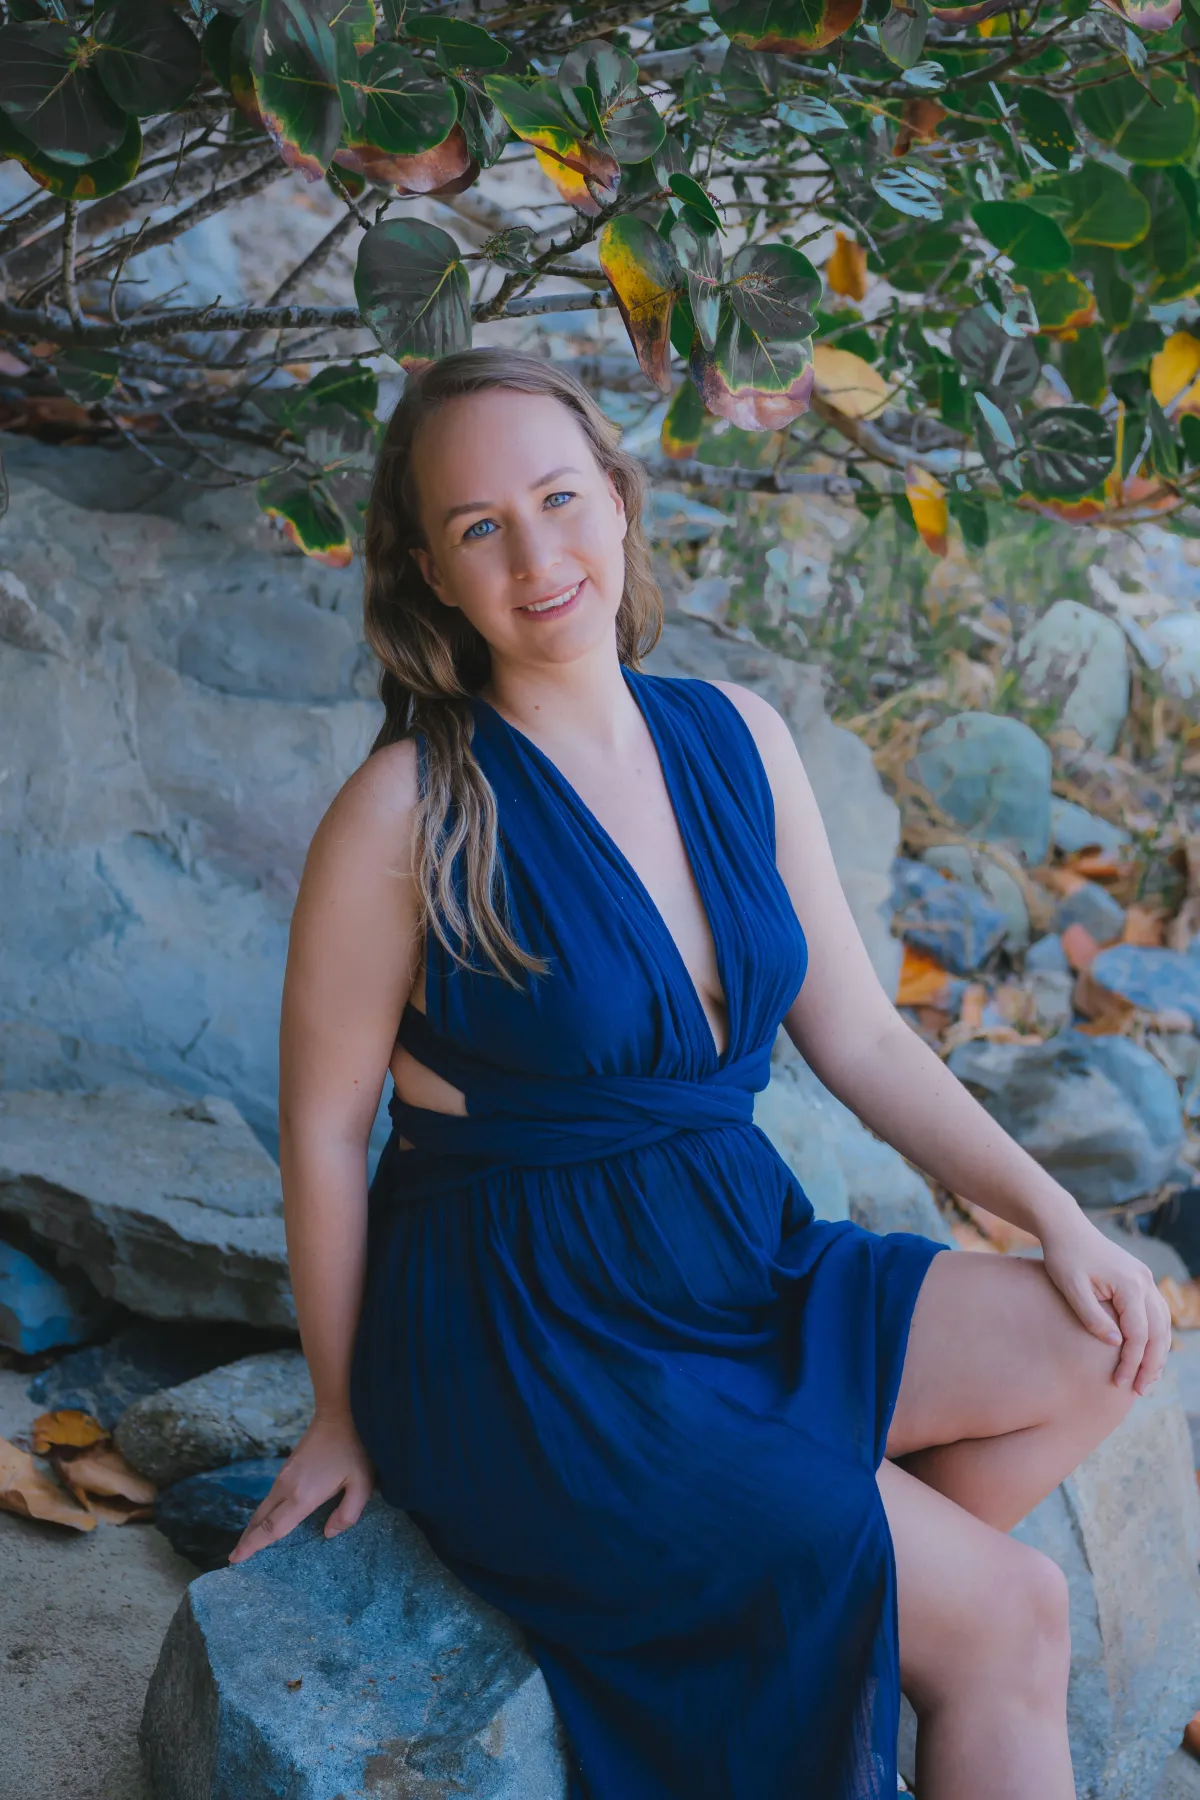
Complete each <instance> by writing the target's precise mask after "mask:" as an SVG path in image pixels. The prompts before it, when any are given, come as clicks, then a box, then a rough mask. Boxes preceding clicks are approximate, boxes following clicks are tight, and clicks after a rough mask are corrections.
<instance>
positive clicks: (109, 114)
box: [0, 23, 126, 165]
mask: <svg viewBox="0 0 1200 1800" xmlns="http://www.w3.org/2000/svg"><path fill="white" fill-rule="evenodd" d="M85 42H86V40H81V39H80V38H78V37H76V36H75V34H74V33H73V32H72V31H70V30H69V29H68V27H67V26H66V25H58V24H49V23H47V24H38V25H0V111H2V112H3V113H4V114H5V116H6V117H7V118H8V119H9V120H11V122H12V124H13V125H14V126H15V127H16V129H17V130H18V131H19V132H21V133H22V134H23V135H24V136H25V137H27V138H28V139H29V140H30V142H31V143H32V144H33V145H34V146H35V147H36V148H37V149H38V150H40V151H43V152H44V153H45V154H46V155H47V156H52V157H54V159H55V160H56V161H57V162H60V163H72V164H76V165H79V164H82V163H90V162H98V161H99V160H100V159H101V158H103V157H105V156H111V155H113V153H114V152H115V151H117V150H118V149H119V148H120V146H121V143H122V141H123V139H124V137H125V134H126V119H125V114H124V113H123V112H122V111H121V108H120V107H119V106H118V105H117V103H116V101H115V100H113V99H112V97H111V95H110V94H109V92H108V90H107V88H106V87H105V86H104V84H103V82H102V81H101V80H100V78H99V76H98V75H97V74H96V72H95V70H94V69H91V68H89V67H88V66H87V60H86V55H85V50H84V44H85Z"/></svg>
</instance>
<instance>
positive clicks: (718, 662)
mask: <svg viewBox="0 0 1200 1800" xmlns="http://www.w3.org/2000/svg"><path fill="white" fill-rule="evenodd" d="M646 666H647V668H648V669H649V671H650V673H651V674H652V675H691V676H699V677H700V678H701V679H702V680H705V681H713V680H716V681H722V680H725V681H736V682H738V683H739V684H740V685H741V686H743V687H748V688H753V689H754V691H755V692H756V693H758V694H761V695H762V696H763V698H764V699H766V700H769V701H770V702H771V704H772V706H774V707H776V708H777V709H778V710H779V712H780V713H782V715H783V717H784V718H785V719H786V720H787V723H788V725H789V727H790V728H791V733H792V736H793V737H794V738H795V740H796V744H797V746H798V748H799V751H800V755H801V758H802V759H803V762H804V767H805V771H806V773H807V775H808V778H809V780H810V781H811V783H812V787H813V792H814V793H815V795H816V798H817V804H818V806H819V807H820V809H821V817H822V819H823V821H824V824H825V829H826V832H827V833H828V836H829V842H830V847H831V848H832V850H833V859H834V862H835V863H836V864H837V871H838V875H839V877H840V879H841V883H842V887H843V888H844V890H845V893H846V898H847V900H848V901H849V904H850V910H851V912H852V913H853V914H854V922H855V924H856V925H857V926H858V929H859V931H860V933H861V934H862V938H863V942H864V943H865V944H866V947H867V953H868V955H869V956H870V958H871V962H872V964H873V965H874V968H875V973H876V974H877V975H878V976H879V979H880V981H881V982H882V983H883V985H884V987H885V988H886V989H887V992H888V994H889V995H894V994H895V992H896V988H897V985H898V983H899V979H900V955H901V950H900V943H899V940H898V939H897V938H894V937H893V936H892V930H891V920H892V912H891V891H892V859H893V858H894V856H895V854H896V850H897V847H898V845H899V841H900V814H899V811H898V809H897V807H896V803H895V801H894V800H891V799H889V797H888V795H887V794H886V793H885V792H884V789H883V783H882V781H881V780H880V778H879V772H878V770H877V769H876V767H875V764H874V762H873V761H872V758H871V752H870V751H869V750H868V748H867V746H866V744H864V743H863V742H862V740H861V739H860V738H857V737H855V735H854V733H853V732H852V731H846V730H844V729H843V728H842V727H841V726H840V725H834V724H833V722H832V721H831V720H830V718H829V717H828V715H827V713H826V711H825V704H824V699H823V696H822V688H821V675H820V672H819V670H817V669H815V668H811V667H808V666H807V665H805V664H803V663H798V662H795V661H794V660H793V659H792V658H791V657H787V656H779V655H777V654H776V652H775V651H773V650H768V649H767V648H766V647H765V646H764V645H761V644H755V643H748V642H743V641H735V640H733V639H731V638H727V637H721V636H719V635H718V634H717V633H716V632H715V631H713V629H712V628H711V627H710V626H707V625H705V624H703V623H702V622H701V621H700V620H698V619H689V618H684V617H681V616H680V614H678V613H668V614H667V618H666V623H665V625H664V628H663V634H662V637H661V638H660V640H659V642H658V645H657V646H656V648H655V649H654V651H653V652H652V654H651V655H650V656H649V657H648V658H647V659H646Z"/></svg>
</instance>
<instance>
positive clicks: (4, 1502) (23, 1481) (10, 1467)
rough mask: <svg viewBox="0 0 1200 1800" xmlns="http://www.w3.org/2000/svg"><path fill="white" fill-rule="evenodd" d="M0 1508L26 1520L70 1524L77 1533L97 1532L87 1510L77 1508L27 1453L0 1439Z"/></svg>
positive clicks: (90, 1514)
mask: <svg viewBox="0 0 1200 1800" xmlns="http://www.w3.org/2000/svg"><path fill="white" fill-rule="evenodd" d="M0 1508H3V1510H4V1511H5V1512H11V1513H20V1514H21V1515H22V1517H24V1518H26V1519H46V1520H48V1521H49V1522H50V1523H51V1524H54V1525H70V1526H72V1527H73V1528H74V1529H75V1530H76V1531H94V1530H95V1529H96V1520H95V1517H94V1516H93V1514H92V1513H91V1512H90V1511H89V1510H88V1508H87V1507H86V1506H76V1505H75V1504H74V1503H73V1502H72V1500H71V1498H70V1496H69V1495H68V1494H67V1493H66V1492H65V1491H64V1490H63V1489H62V1488H60V1487H59V1486H58V1485H57V1483H56V1482H53V1481H51V1480H50V1477H49V1476H48V1475H43V1474H42V1471H41V1470H40V1469H39V1468H38V1466H37V1464H36V1463H35V1462H34V1460H33V1458H32V1456H30V1454H29V1452H28V1450H19V1449H18V1448H17V1446H16V1445H15V1444H11V1443H9V1441H8V1439H7V1438H0Z"/></svg>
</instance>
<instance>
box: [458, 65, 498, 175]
mask: <svg viewBox="0 0 1200 1800" xmlns="http://www.w3.org/2000/svg"><path fill="white" fill-rule="evenodd" d="M451 86H452V87H453V89H454V91H455V93H456V95H457V96H458V122H459V124H460V125H461V126H462V128H463V135H464V136H465V138H466V140H467V149H468V151H469V152H470V154H471V157H472V159H473V161H475V162H477V163H478V164H479V166H480V168H481V169H490V168H491V166H492V164H493V163H494V162H495V161H496V160H497V158H498V157H499V155H500V153H501V151H502V150H503V149H504V146H505V144H507V143H508V141H509V137H508V126H507V125H506V124H505V123H504V120H503V118H502V117H501V115H500V110H499V108H498V107H496V106H493V104H492V102H491V101H490V100H489V99H488V97H487V95H486V94H482V93H480V91H479V89H478V88H476V87H472V86H471V85H470V83H469V82H465V81H456V80H455V79H454V77H453V76H452V77H451Z"/></svg>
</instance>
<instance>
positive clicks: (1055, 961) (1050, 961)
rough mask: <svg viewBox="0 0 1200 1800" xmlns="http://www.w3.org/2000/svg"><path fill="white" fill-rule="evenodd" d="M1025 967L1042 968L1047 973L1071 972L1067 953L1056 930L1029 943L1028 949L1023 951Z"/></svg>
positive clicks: (1065, 973) (1063, 973)
mask: <svg viewBox="0 0 1200 1800" xmlns="http://www.w3.org/2000/svg"><path fill="white" fill-rule="evenodd" d="M1025 967H1026V969H1034V970H1039V971H1042V970H1044V971H1045V972H1046V973H1047V974H1051V973H1053V974H1055V975H1069V974H1070V973H1071V965H1070V963H1069V962H1068V961H1067V953H1066V951H1065V950H1064V949H1063V947H1062V939H1061V937H1059V935H1058V933H1057V932H1056V931H1052V932H1050V933H1049V934H1048V935H1047V936H1046V937H1043V938H1039V939H1038V940H1037V942H1036V943H1035V944H1030V946H1029V949H1028V950H1027V951H1026V952H1025Z"/></svg>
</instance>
